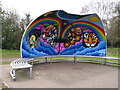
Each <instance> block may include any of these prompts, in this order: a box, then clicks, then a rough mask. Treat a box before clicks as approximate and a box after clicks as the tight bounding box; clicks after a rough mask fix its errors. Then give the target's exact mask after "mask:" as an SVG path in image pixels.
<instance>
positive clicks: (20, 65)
mask: <svg viewBox="0 0 120 90" xmlns="http://www.w3.org/2000/svg"><path fill="white" fill-rule="evenodd" d="M57 57H73V59H64V60H65V61H70V60H72V61H73V60H74V61H73V62H76V63H77V62H78V61H79V59H76V58H77V57H81V58H82V57H87V58H99V59H102V60H80V61H96V62H100V63H101V64H102V65H104V64H106V63H113V64H118V65H120V63H119V62H109V61H106V59H112V60H120V58H115V57H102V56H101V57H100V56H81V55H52V56H41V57H36V58H20V59H17V60H14V61H12V62H11V64H10V65H11V66H12V68H13V69H12V70H11V71H10V75H11V77H12V79H13V80H16V70H19V69H24V68H29V69H30V78H31V77H32V67H33V64H34V62H36V61H38V62H39V63H46V62H49V63H52V62H54V61H53V60H55V59H54V58H57ZM43 58H44V59H43ZM37 59H42V60H37ZM62 60H63V59H62ZM56 61H59V59H56ZM29 62H32V64H30V63H29Z"/></svg>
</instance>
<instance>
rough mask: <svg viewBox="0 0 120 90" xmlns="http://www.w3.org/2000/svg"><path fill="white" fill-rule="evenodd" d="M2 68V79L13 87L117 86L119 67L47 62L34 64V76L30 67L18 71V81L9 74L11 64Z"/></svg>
mask: <svg viewBox="0 0 120 90" xmlns="http://www.w3.org/2000/svg"><path fill="white" fill-rule="evenodd" d="M0 68H2V72H0V73H2V74H3V76H2V80H3V81H4V82H5V83H7V85H8V86H9V87H11V88H117V87H118V68H117V67H112V66H104V65H100V64H91V63H70V62H64V63H52V64H50V63H45V64H38V65H34V67H33V78H32V79H29V72H28V69H24V70H22V71H21V70H20V71H18V73H17V81H15V82H14V81H13V80H12V79H11V77H10V75H9V71H10V69H11V67H10V66H9V65H3V66H0Z"/></svg>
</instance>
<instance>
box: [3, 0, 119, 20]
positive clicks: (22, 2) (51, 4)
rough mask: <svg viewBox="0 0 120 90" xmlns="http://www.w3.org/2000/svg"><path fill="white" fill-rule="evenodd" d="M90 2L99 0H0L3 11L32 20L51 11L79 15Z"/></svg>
mask: <svg viewBox="0 0 120 90" xmlns="http://www.w3.org/2000/svg"><path fill="white" fill-rule="evenodd" d="M91 1H100V0H1V2H2V7H3V8H4V9H5V10H6V9H8V10H16V11H17V13H18V14H19V15H20V16H21V17H24V16H25V13H30V14H31V16H32V17H33V18H35V17H38V16H40V15H42V14H44V13H46V12H49V11H53V10H64V11H66V12H68V13H73V14H80V11H81V7H82V6H84V5H85V4H88V3H89V2H91ZM109 1H119V0H109Z"/></svg>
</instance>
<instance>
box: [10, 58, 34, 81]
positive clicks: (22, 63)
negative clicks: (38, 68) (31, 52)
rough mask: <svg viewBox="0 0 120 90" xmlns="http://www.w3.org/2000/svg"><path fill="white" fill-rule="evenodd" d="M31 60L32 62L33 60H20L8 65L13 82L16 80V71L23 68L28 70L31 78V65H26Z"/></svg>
mask: <svg viewBox="0 0 120 90" xmlns="http://www.w3.org/2000/svg"><path fill="white" fill-rule="evenodd" d="M31 60H33V58H20V59H17V60H14V61H12V62H11V63H10V65H11V66H12V70H11V71H10V75H11V77H12V78H13V80H16V70H18V69H23V68H30V77H32V66H33V65H31V64H29V63H28V62H29V61H31Z"/></svg>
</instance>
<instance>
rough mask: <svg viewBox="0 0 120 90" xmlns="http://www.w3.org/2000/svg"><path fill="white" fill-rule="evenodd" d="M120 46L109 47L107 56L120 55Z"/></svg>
mask: <svg viewBox="0 0 120 90" xmlns="http://www.w3.org/2000/svg"><path fill="white" fill-rule="evenodd" d="M119 50H120V48H107V56H109V57H120V52H119Z"/></svg>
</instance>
